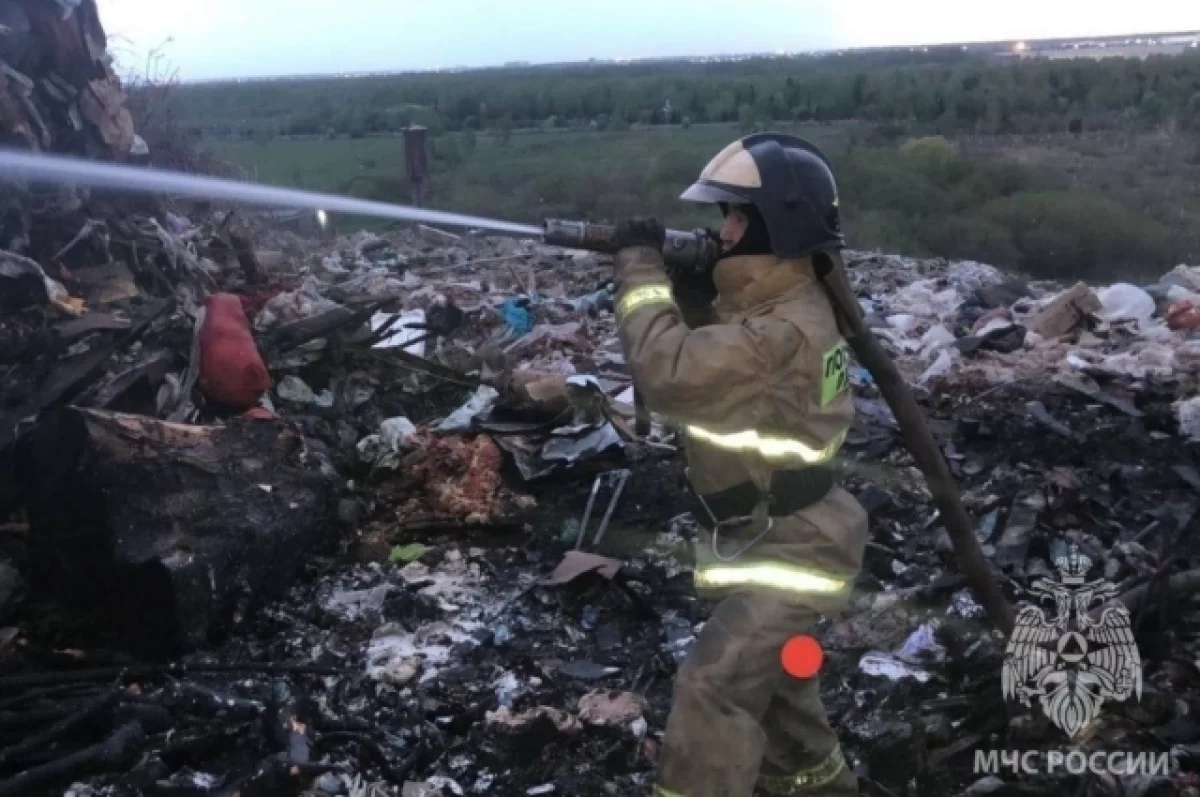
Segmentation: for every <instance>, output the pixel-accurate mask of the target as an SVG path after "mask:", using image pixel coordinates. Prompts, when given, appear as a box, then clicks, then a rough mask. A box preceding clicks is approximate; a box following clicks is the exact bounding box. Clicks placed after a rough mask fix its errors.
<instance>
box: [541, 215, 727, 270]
mask: <svg viewBox="0 0 1200 797" xmlns="http://www.w3.org/2000/svg"><path fill="white" fill-rule="evenodd" d="M543 240H544V241H545V242H546V243H547V244H549V245H550V246H561V247H563V248H564V249H583V250H586V251H589V252H598V253H600V254H605V255H612V254H616V252H617V242H616V227H611V226H608V225H605V224H590V223H588V222H586V221H569V220H564V219H547V220H546V224H545V229H544V232H543ZM720 255H721V242H720V241H719V240H718V239H717V238H716V236H715V235H714V234H713V233H712V232H710V231H709V230H691V231H684V230H667V241H666V243H665V244H664V245H663V260H664V261H665V262H666V266H667V269H668V270H669V271H670V272H672V274H685V273H687V272H699V273H707V272H709V271H712V269H713V267H714V266H716V264H717V259H718V258H719V257H720Z"/></svg>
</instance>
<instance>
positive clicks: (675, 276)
mask: <svg viewBox="0 0 1200 797" xmlns="http://www.w3.org/2000/svg"><path fill="white" fill-rule="evenodd" d="M705 232H706V233H707V234H708V235H709V237H711V238H713V239H714V240H715V241H716V243H717V245H718V246H720V243H721V242H720V236H719V235H718V234H717V233H716V231H714V230H706V231H705ZM667 274H668V276H670V278H671V285H672V286H674V288H675V295H676V296H677V297H679V298H680V299H681V300H685V301H686V300H690V301H692V302H698V303H701V304H710V303H711V302H713V301H714V300H715V299H716V298H717V284H716V283H715V282H713V270H712V268H703V267H692V268H685V267H679V266H676V267H672V266H670V265H668V266H667Z"/></svg>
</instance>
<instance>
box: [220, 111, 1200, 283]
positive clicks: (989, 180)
mask: <svg viewBox="0 0 1200 797" xmlns="http://www.w3.org/2000/svg"><path fill="white" fill-rule="evenodd" d="M794 131H795V132H796V133H797V134H799V135H802V136H805V137H808V138H810V139H812V140H813V141H815V142H816V143H817V144H818V145H819V146H821V147H822V148H823V149H824V150H825V151H826V152H827V153H828V154H829V156H830V157H831V159H832V160H833V162H834V165H835V168H836V171H837V175H838V178H839V182H840V188H841V194H842V198H843V208H844V213H845V229H846V234H847V238H848V240H849V243H850V245H851V246H853V247H856V248H866V249H874V248H878V249H882V250H885V251H891V252H899V253H904V254H911V255H917V256H927V255H939V256H946V257H958V258H973V259H978V260H982V261H985V262H990V263H993V264H995V265H997V266H1001V267H1007V268H1011V269H1017V270H1021V271H1025V272H1027V273H1030V274H1034V275H1037V276H1045V277H1062V278H1068V277H1087V276H1118V275H1119V276H1132V275H1141V276H1152V275H1155V274H1160V273H1162V272H1163V271H1164V270H1167V269H1169V268H1171V267H1173V266H1174V265H1176V264H1177V263H1179V262H1181V261H1188V260H1191V261H1192V262H1197V261H1200V142H1198V141H1197V140H1196V139H1195V138H1194V137H1192V136H1188V135H1179V136H1163V135H1140V136H1139V135H1124V134H1115V133H1114V134H1106V135H1100V136H1091V137H1085V138H1075V137H1071V136H1065V135H1063V136H1059V137H1039V138H1038V139H1037V140H1036V142H1031V141H1027V140H1018V139H1010V138H986V137H985V138H975V139H963V140H962V141H958V142H947V141H946V140H945V139H941V138H928V139H920V140H912V141H907V142H906V140H903V139H897V140H894V141H892V140H888V139H887V131H886V130H880V129H876V128H872V127H870V126H866V125H839V126H803V125H801V126H797V127H795V128H794ZM738 135H739V133H738V130H737V128H736V127H715V128H714V127H695V128H691V129H682V128H675V129H669V130H661V129H660V130H630V131H623V132H594V131H593V132H589V131H571V132H559V133H540V134H516V135H511V136H510V137H501V136H495V135H492V136H489V135H480V134H474V133H470V132H467V133H454V134H444V135H442V136H439V137H437V138H436V139H433V140H432V141H431V148H432V151H433V168H434V175H433V187H432V194H431V196H430V199H429V201H428V205H429V206H431V207H435V208H437V209H442V210H452V211H458V212H463V213H472V214H477V215H486V216H492V217H497V218H503V219H507V220H512V221H521V222H530V223H537V222H539V221H541V220H542V219H544V218H547V217H567V218H581V219H583V218H586V219H592V220H609V221H611V220H614V219H617V218H620V217H623V216H627V215H634V214H654V215H656V216H658V217H659V218H662V219H664V220H665V221H666V222H667V223H669V224H670V225H672V226H681V227H692V226H697V225H708V224H714V223H715V222H716V221H717V218H716V216H715V215H714V213H713V211H711V210H710V209H706V208H703V207H697V206H693V205H690V204H688V203H683V202H680V201H678V199H677V197H678V195H679V193H680V192H681V191H682V190H683V189H684V188H685V187H686V186H687V185H689V184H690V183H691V181H692V180H694V179H695V178H696V176H697V175H698V174H699V171H700V169H701V168H702V167H703V165H704V164H705V163H706V162H707V160H708V159H709V158H711V157H712V156H713V155H714V154H715V153H716V152H718V151H719V150H720V149H721V148H722V147H723V146H725V145H726V144H727V143H729V142H730V141H731V140H733V139H734V138H736V137H737V136H738ZM212 146H213V147H214V148H215V149H216V150H217V154H218V155H220V156H223V157H225V158H228V159H230V160H233V161H235V162H237V163H239V164H241V165H242V166H243V167H245V168H246V169H247V170H249V171H250V172H251V174H252V176H254V177H255V179H258V180H261V181H264V182H268V183H276V184H284V185H292V186H298V187H303V188H310V189H316V190H323V191H334V192H339V193H349V194H353V195H355V196H360V197H364V198H371V199H379V200H387V201H395V202H401V203H405V204H408V203H409V202H411V197H412V194H411V188H410V186H409V184H408V181H407V180H406V179H405V176H404V165H403V163H404V161H403V144H402V142H401V140H400V139H369V138H363V139H348V138H341V139H329V140H302V141H297V140H286V139H271V140H266V141H263V142H261V143H257V142H234V143H222V142H214V143H213V144H212ZM361 221H362V220H345V222H344V223H343V224H342V227H343V229H345V228H350V227H353V226H357V225H358V224H359V222H361Z"/></svg>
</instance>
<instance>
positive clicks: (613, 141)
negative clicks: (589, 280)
mask: <svg viewBox="0 0 1200 797" xmlns="http://www.w3.org/2000/svg"><path fill="white" fill-rule="evenodd" d="M795 130H796V133H797V134H798V135H803V136H805V137H808V138H810V139H811V140H813V141H815V142H817V143H818V144H819V145H820V146H823V147H826V148H828V149H829V151H830V154H831V155H832V154H834V153H835V152H836V151H838V150H839V149H840V148H842V147H843V146H844V144H845V138H844V136H843V135H842V134H841V133H839V132H836V130H837V129H836V128H828V127H826V128H816V127H812V128H805V127H798V128H796V129H795ZM737 135H738V133H737V129H736V128H735V127H732V126H730V127H717V128H699V129H690V130H684V129H673V130H644V131H626V132H613V133H610V132H565V133H542V134H518V135H514V136H512V137H511V138H510V139H508V140H507V141H504V140H502V139H500V138H499V137H496V136H486V135H478V136H475V137H474V138H473V140H474V145H473V146H472V145H471V144H470V143H467V141H468V139H469V138H470V137H464V136H463V135H462V134H456V135H448V136H442V137H440V138H438V139H436V140H434V142H433V143H432V148H433V151H434V160H433V168H434V175H433V181H432V192H431V194H430V197H429V201H428V204H429V205H430V206H432V207H436V208H438V209H444V210H454V211H459V212H463V213H475V214H484V215H491V216H499V217H502V218H505V219H511V220H514V221H526V222H538V221H541V220H542V219H544V218H548V217H554V216H566V217H572V218H594V219H612V218H615V217H618V216H623V215H626V214H632V213H640V212H654V213H658V214H660V215H661V216H663V217H664V218H665V219H666V220H667V221H668V222H669V223H671V224H675V225H693V226H694V225H695V224H698V223H701V222H705V223H711V222H712V215H711V213H709V212H705V211H704V209H702V208H696V207H695V206H692V205H689V204H688V203H684V202H678V201H676V198H677V197H678V196H679V194H680V193H681V192H682V191H683V189H684V188H685V187H686V186H687V185H689V184H690V183H691V181H692V180H694V179H695V178H696V176H697V175H698V174H699V172H700V169H701V168H702V167H703V166H704V164H705V163H706V162H707V161H708V159H709V158H711V157H712V156H713V155H714V154H716V153H717V152H718V151H719V150H720V149H721V148H722V147H724V146H725V145H726V144H728V143H729V142H730V141H731V140H732V139H733V138H735V137H736V136H737ZM448 142H454V143H453V145H452V151H451V152H450V153H447V152H446V150H447V143H448ZM213 146H214V148H215V149H216V151H217V153H218V154H219V155H221V156H222V157H225V158H228V159H229V160H232V161H235V162H237V163H239V164H241V165H242V166H244V167H245V168H247V169H249V170H250V171H251V174H252V176H254V177H255V178H256V179H258V180H261V181H263V182H268V183H277V184H285V185H292V186H296V187H301V188H309V189H314V190H321V191H335V192H339V193H349V194H353V195H355V196H359V197H364V198H370V199H380V200H387V201H396V202H403V203H406V204H407V203H409V202H410V201H411V198H412V191H411V187H410V186H409V184H408V181H407V179H406V178H405V174H404V148H403V142H402V141H401V140H400V139H391V138H389V139H348V138H341V139H332V140H300V141H293V140H283V139H275V140H271V141H268V142H265V143H255V142H249V141H243V142H217V143H215V144H214V145H213Z"/></svg>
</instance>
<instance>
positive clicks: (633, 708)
mask: <svg viewBox="0 0 1200 797" xmlns="http://www.w3.org/2000/svg"><path fill="white" fill-rule="evenodd" d="M644 710H645V705H644V701H643V700H642V698H640V697H638V696H637V695H635V694H632V693H630V692H603V691H595V692H588V693H587V694H586V695H584V696H583V697H581V698H580V699H579V719H580V720H582V721H583V722H585V723H586V724H588V725H625V724H626V723H632V722H633V721H634V720H636V719H638V718H639V717H641V716H642V712H643V711H644Z"/></svg>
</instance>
